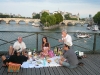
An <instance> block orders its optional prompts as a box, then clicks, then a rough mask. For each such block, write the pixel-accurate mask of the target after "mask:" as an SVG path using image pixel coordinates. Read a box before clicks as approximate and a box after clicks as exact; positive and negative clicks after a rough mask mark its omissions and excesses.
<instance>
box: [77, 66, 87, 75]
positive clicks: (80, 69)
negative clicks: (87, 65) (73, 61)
mask: <svg viewBox="0 0 100 75" xmlns="http://www.w3.org/2000/svg"><path fill="white" fill-rule="evenodd" d="M81 67H82V66H81ZM81 67H78V68H77V70H78V71H79V72H80V73H81V74H82V75H87V73H86V72H85V71H84V70H83V69H82V68H81Z"/></svg>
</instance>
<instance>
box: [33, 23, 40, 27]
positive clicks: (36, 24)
mask: <svg viewBox="0 0 100 75" xmlns="http://www.w3.org/2000/svg"><path fill="white" fill-rule="evenodd" d="M32 25H33V26H35V27H39V26H40V24H39V23H32Z"/></svg>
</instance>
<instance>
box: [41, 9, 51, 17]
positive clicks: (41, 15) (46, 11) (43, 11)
mask: <svg viewBox="0 0 100 75" xmlns="http://www.w3.org/2000/svg"><path fill="white" fill-rule="evenodd" d="M43 12H47V13H48V14H50V12H49V10H42V11H41V12H40V17H41V16H42V13H43Z"/></svg>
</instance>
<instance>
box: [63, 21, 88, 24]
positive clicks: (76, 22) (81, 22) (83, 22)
mask: <svg viewBox="0 0 100 75" xmlns="http://www.w3.org/2000/svg"><path fill="white" fill-rule="evenodd" d="M63 23H65V25H69V24H71V25H76V24H81V25H83V24H85V23H86V22H85V21H78V20H63Z"/></svg>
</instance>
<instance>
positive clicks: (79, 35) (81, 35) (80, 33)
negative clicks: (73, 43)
mask: <svg viewBox="0 0 100 75" xmlns="http://www.w3.org/2000/svg"><path fill="white" fill-rule="evenodd" d="M75 36H76V37H77V38H89V37H90V35H89V34H87V33H85V32H76V33H75Z"/></svg>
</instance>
